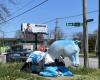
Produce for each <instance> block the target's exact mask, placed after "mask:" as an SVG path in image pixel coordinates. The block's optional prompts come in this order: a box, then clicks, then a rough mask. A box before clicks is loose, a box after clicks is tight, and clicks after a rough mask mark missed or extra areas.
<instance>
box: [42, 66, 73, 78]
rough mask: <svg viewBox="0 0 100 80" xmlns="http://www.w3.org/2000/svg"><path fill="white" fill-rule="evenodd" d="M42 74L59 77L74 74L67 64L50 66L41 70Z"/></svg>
mask: <svg viewBox="0 0 100 80" xmlns="http://www.w3.org/2000/svg"><path fill="white" fill-rule="evenodd" d="M40 75H41V76H45V77H57V76H73V75H74V74H73V73H72V72H71V71H70V70H69V69H68V68H66V67H65V66H48V67H45V68H44V70H43V71H41V72H40Z"/></svg>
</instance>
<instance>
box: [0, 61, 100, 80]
mask: <svg viewBox="0 0 100 80" xmlns="http://www.w3.org/2000/svg"><path fill="white" fill-rule="evenodd" d="M20 67H21V63H9V64H0V80H48V79H51V80H100V69H90V68H89V69H85V68H82V67H79V68H72V67H69V69H70V70H71V71H72V72H73V73H74V74H75V76H73V77H57V78H44V77H41V76H38V75H35V74H30V73H24V72H20V71H19V69H20Z"/></svg>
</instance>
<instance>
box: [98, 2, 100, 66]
mask: <svg viewBox="0 0 100 80" xmlns="http://www.w3.org/2000/svg"><path fill="white" fill-rule="evenodd" d="M98 7H99V15H98V19H99V20H98V40H97V41H98V42H97V43H98V44H97V54H98V67H99V68H100V0H99V6H98Z"/></svg>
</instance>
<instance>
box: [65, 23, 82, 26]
mask: <svg viewBox="0 0 100 80" xmlns="http://www.w3.org/2000/svg"><path fill="white" fill-rule="evenodd" d="M66 26H76V27H80V26H83V23H80V22H73V23H66Z"/></svg>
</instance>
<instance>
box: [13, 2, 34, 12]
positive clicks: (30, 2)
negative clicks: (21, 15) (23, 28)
mask: <svg viewBox="0 0 100 80" xmlns="http://www.w3.org/2000/svg"><path fill="white" fill-rule="evenodd" d="M33 1H35V0H31V1H29V2H28V3H26V4H25V5H23V6H22V7H21V8H19V9H17V10H16V11H14V12H13V13H12V14H16V12H19V11H20V10H22V9H23V8H25V7H27V5H28V4H30V3H32V2H33Z"/></svg>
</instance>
